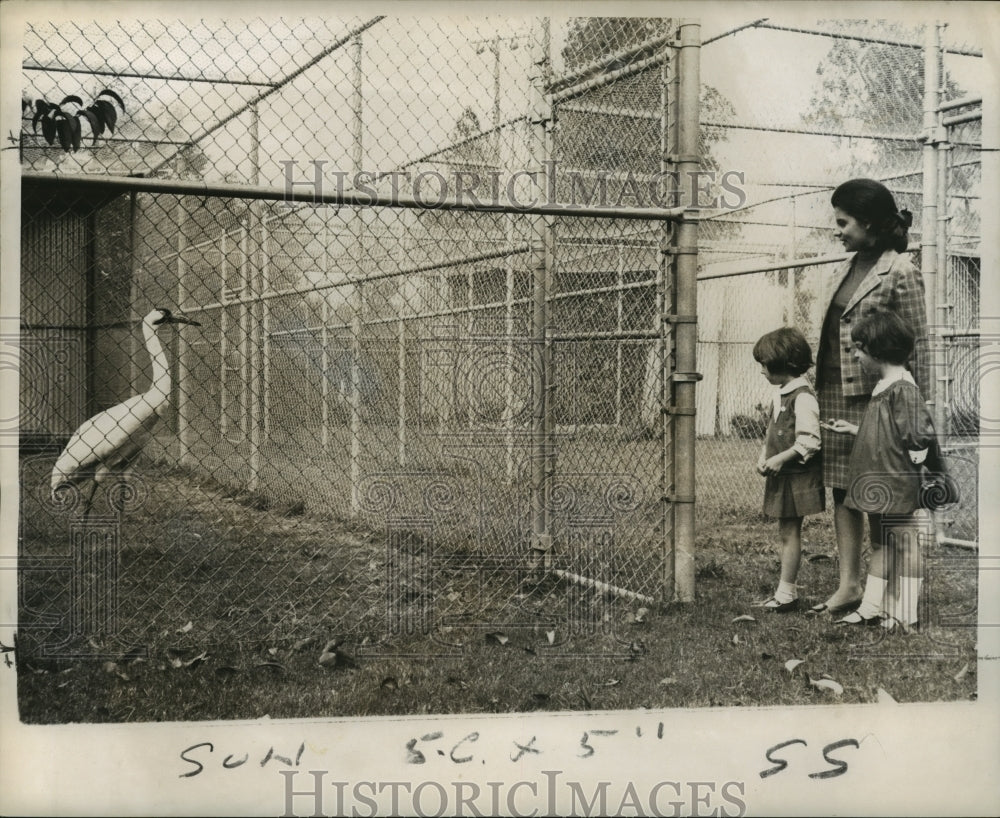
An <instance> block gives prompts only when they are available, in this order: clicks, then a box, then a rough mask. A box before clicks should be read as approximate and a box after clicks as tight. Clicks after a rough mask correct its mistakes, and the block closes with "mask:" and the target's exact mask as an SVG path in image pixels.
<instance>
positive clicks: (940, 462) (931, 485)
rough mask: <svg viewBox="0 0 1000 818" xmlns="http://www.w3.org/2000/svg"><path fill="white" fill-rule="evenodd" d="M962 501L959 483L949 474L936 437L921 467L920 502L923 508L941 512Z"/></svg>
mask: <svg viewBox="0 0 1000 818" xmlns="http://www.w3.org/2000/svg"><path fill="white" fill-rule="evenodd" d="M961 499H962V495H961V492H960V491H959V488H958V483H957V482H955V478H954V477H952V476H951V475H950V474H949V473H948V467H947V465H945V462H944V456H943V455H942V454H941V447H940V445H939V444H938V441H937V438H936V437H935V438H934V439H933V440H932V441H931V445H930V446H929V447H928V449H927V457H926V458H925V459H924V462H923V465H922V466H921V467H920V494H919V496H918V502H919V504H920V507H921V508H926V509H927V510H929V511H939V510H941V509H943V508H947V507H948V506H953V505H955V504H956V503H958V502H960V501H961Z"/></svg>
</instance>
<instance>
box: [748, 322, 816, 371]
mask: <svg viewBox="0 0 1000 818" xmlns="http://www.w3.org/2000/svg"><path fill="white" fill-rule="evenodd" d="M753 357H754V360H755V361H757V363H759V364H763V365H764V366H766V367H767V369H768V371H769V372H772V373H774V374H775V375H801V374H802V373H803V372H805V371H806V370H808V369H809V367H811V366H812V365H813V356H812V350H811V349H810V348H809V342H808V341H807V340H806V337H805V336H804V335H803V334H802V333H801V332H799V331H798V330H797V329H795V328H794V327H782V328H781V329H776V330H774V331H773V332H769V333H767V334H766V335H762V336H761V337H760V338H758V339H757V343H756V344H754V345H753Z"/></svg>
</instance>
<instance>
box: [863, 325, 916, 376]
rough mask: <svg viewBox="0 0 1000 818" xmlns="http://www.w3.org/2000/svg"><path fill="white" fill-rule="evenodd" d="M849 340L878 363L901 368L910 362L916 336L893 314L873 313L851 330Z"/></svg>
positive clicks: (908, 326)
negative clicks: (878, 361)
mask: <svg viewBox="0 0 1000 818" xmlns="http://www.w3.org/2000/svg"><path fill="white" fill-rule="evenodd" d="M851 339H852V340H853V341H854V342H855V343H856V344H859V345H860V346H861V348H862V349H863V350H864V351H865V352H867V353H868V354H869V355H871V356H872V357H873V358H877V359H878V360H880V361H886V362H887V363H890V364H897V365H899V366H902V365H903V364H905V363H906V362H907V361H909V360H910V355H911V354H912V353H913V345H914V343H915V342H916V335H915V334H914V332H913V330H912V329H910V325H909V324H907V323H906V322H905V321H904V320H903V319H902V318H900V317H899V316H898V315H896V313H894V312H873V313H871V314H869V315H866V316H865V317H864V318H862V319H861V320H860V321H858V323H856V324H855V325H854V327H853V328H852V329H851Z"/></svg>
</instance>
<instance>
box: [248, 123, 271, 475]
mask: <svg viewBox="0 0 1000 818" xmlns="http://www.w3.org/2000/svg"><path fill="white" fill-rule="evenodd" d="M259 122H260V111H259V109H258V107H257V103H254V104H253V105H252V106H251V108H250V139H251V146H252V147H251V152H250V156H251V159H252V160H253V170H252V178H253V180H254V181H253V183H254V184H257V183H258V181H259V178H260V135H259V132H258V127H259ZM262 211H263V208H262V204H261V202H260V201H258V200H254V201H253V202H251V204H250V224H249V226H248V230H247V232H248V233H249V234H250V242H251V245H252V242H253V233H254V231H255V230H256V233H257V252H256V253H254V257H255V258H256V261H257V263H256V264H254V263H251V264H250V265H249V267H248V271H247V272H248V275H249V279H250V293H249V296H250V326H251V334H252V335H251V341H250V371H249V396H248V397H249V400H250V484H249V489H250V491H257V490H258V489H259V488H260V476H261V470H262V468H263V459H262V457H261V445H262V443H263V441H262V436H263V432H264V418H263V413H264V401H265V397H264V389H265V387H266V383H265V380H264V344H265V342H266V341H265V337H266V336H265V333H266V330H265V327H264V312H265V309H266V308H265V305H264V299H263V298H261V296H262V295H263V294H264V293H263V276H264V267H265V266H266V265H267V239H266V232H265V229H264V218H263V212H262Z"/></svg>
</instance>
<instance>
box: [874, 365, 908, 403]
mask: <svg viewBox="0 0 1000 818" xmlns="http://www.w3.org/2000/svg"><path fill="white" fill-rule="evenodd" d="M896 381H909V382H910V383H912V384H913V385H914V386H916V385H917V382H916V381H915V380H913V376H912V375H911V374H910V373H909V372H908V371H907V370H905V369H904V370H903V371H902V372H901V373H899V374H898V375H894V376H893V377H891V378H882V380H880V381H879V382H878V383H877V384H875V388H874V389H873V390H872V397H875V396H876V395H878V394H879V393H880V392H885V390H886V389H888V388H889V387H890V386H892V385H893V384H894V383H896Z"/></svg>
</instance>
